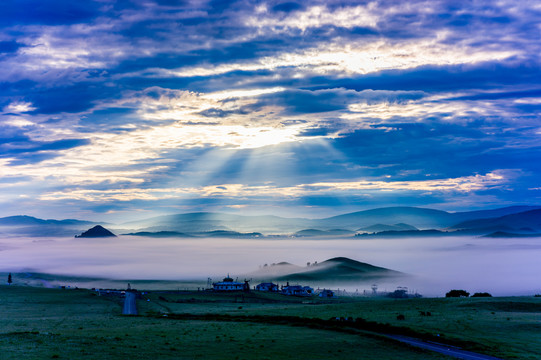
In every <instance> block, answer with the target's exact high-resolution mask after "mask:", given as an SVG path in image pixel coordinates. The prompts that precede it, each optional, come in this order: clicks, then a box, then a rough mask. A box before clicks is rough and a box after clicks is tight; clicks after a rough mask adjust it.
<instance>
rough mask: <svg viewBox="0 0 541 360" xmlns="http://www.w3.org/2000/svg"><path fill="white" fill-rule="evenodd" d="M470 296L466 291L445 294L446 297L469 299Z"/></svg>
mask: <svg viewBox="0 0 541 360" xmlns="http://www.w3.org/2000/svg"><path fill="white" fill-rule="evenodd" d="M468 296H470V293H469V292H467V291H466V290H451V291H449V292H448V293H447V294H445V297H468Z"/></svg>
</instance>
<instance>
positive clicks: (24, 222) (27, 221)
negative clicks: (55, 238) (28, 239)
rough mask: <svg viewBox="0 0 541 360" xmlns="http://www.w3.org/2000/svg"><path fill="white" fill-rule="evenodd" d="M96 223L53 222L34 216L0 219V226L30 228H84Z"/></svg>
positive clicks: (65, 220) (69, 220)
mask: <svg viewBox="0 0 541 360" xmlns="http://www.w3.org/2000/svg"><path fill="white" fill-rule="evenodd" d="M92 224H95V222H92V221H84V220H75V219H64V220H53V219H47V220H44V219H39V218H35V217H33V216H28V215H15V216H8V217H3V218H0V226H28V225H60V226H73V225H75V226H79V225H81V226H83V225H92Z"/></svg>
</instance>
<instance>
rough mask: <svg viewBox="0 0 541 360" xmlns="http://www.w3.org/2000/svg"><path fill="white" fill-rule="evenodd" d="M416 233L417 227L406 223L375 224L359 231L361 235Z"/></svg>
mask: <svg viewBox="0 0 541 360" xmlns="http://www.w3.org/2000/svg"><path fill="white" fill-rule="evenodd" d="M410 230H412V231H415V230H418V229H417V228H416V227H415V226H411V225H408V224H404V223H399V224H394V225H386V224H375V225H371V226H367V227H363V228H360V229H358V230H357V232H360V233H379V232H382V231H410Z"/></svg>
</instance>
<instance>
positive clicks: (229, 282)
mask: <svg viewBox="0 0 541 360" xmlns="http://www.w3.org/2000/svg"><path fill="white" fill-rule="evenodd" d="M244 287H245V283H241V282H238V281H234V280H233V279H232V278H230V277H229V275H227V277H226V278H224V279H223V281H220V282H215V283H213V284H212V289H213V290H214V291H242V290H244Z"/></svg>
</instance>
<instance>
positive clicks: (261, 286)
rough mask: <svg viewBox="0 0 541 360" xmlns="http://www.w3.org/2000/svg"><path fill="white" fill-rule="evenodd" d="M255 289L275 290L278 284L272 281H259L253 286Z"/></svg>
mask: <svg viewBox="0 0 541 360" xmlns="http://www.w3.org/2000/svg"><path fill="white" fill-rule="evenodd" d="M255 289H256V291H270V292H277V291H278V285H277V284H274V283H261V284H259V285H257V286H256V287H255Z"/></svg>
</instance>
